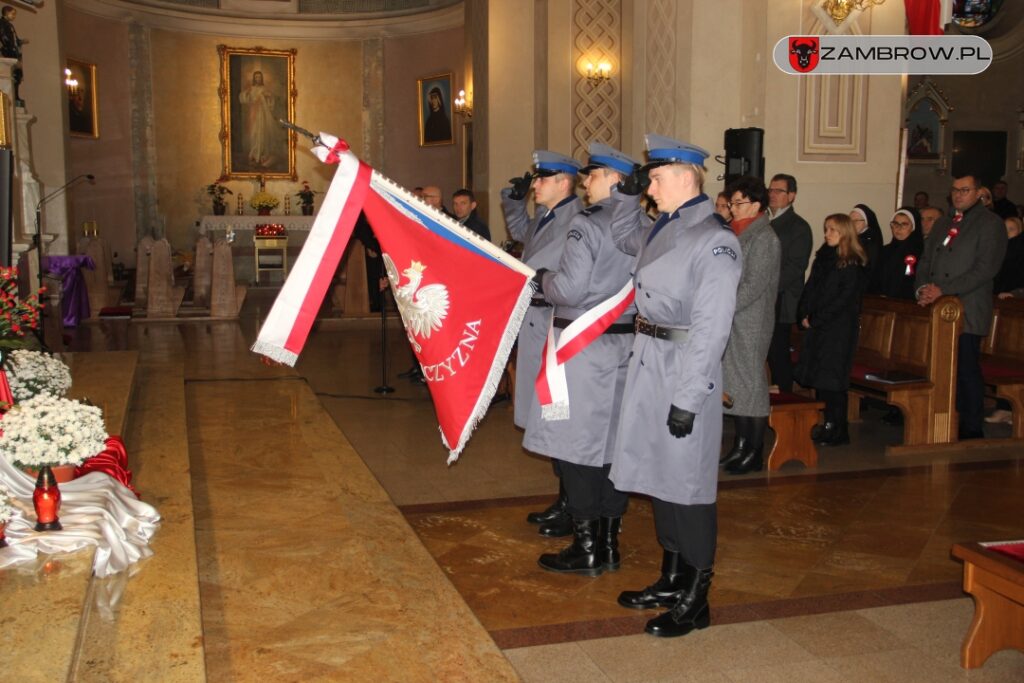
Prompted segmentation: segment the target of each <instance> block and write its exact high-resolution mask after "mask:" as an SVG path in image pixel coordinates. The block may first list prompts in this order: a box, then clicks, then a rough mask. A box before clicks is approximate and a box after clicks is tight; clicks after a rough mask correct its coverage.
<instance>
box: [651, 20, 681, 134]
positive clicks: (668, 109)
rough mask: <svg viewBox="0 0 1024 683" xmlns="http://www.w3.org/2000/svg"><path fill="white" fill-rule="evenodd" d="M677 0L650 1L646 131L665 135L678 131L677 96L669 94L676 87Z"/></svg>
mask: <svg viewBox="0 0 1024 683" xmlns="http://www.w3.org/2000/svg"><path fill="white" fill-rule="evenodd" d="M675 26H676V0H649V2H648V3H647V42H646V45H645V47H644V50H645V62H646V64H645V74H646V76H647V84H646V88H645V92H644V111H645V112H646V116H645V125H644V130H645V131H659V132H661V133H663V134H665V135H672V134H673V133H674V132H675V130H674V129H675V101H674V99H675V98H671V97H665V93H671V92H675V89H676V68H675V63H676V31H675Z"/></svg>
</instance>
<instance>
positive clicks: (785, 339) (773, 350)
mask: <svg viewBox="0 0 1024 683" xmlns="http://www.w3.org/2000/svg"><path fill="white" fill-rule="evenodd" d="M795 200H796V178H794V177H793V176H791V175H788V174H785V173H777V174H775V175H774V176H773V177H772V180H771V183H770V184H769V185H768V211H769V213H770V215H771V222H772V229H774V230H775V235H776V236H777V237H778V238H779V244H780V246H781V247H782V265H781V272H780V275H779V293H778V296H777V298H776V300H775V330H774V333H773V334H772V343H771V346H770V347H769V349H768V368H769V369H770V370H771V373H772V382H773V383H774V384H776V385H778V387H779V390H780V391H792V390H793V359H792V357H791V356H790V352H789V340H790V334H791V333H792V330H793V324H794V323H795V322H796V307H797V304H798V303H800V293H801V292H803V289H804V273H805V272H806V271H807V261H808V260H809V259H810V258H811V247H812V245H813V244H814V237H813V236H812V235H811V226H809V225H808V224H807V221H805V220H804V219H803V218H801V217H800V216H799V214H797V212H796V209H794V208H793V202H794V201H795Z"/></svg>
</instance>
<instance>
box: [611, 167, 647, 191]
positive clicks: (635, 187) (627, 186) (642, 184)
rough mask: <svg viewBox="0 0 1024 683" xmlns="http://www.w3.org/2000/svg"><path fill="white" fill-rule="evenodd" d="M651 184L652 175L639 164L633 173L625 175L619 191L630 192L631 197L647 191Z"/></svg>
mask: <svg viewBox="0 0 1024 683" xmlns="http://www.w3.org/2000/svg"><path fill="white" fill-rule="evenodd" d="M650 184H651V178H650V176H649V175H647V173H645V172H644V171H642V170H640V167H639V166H638V167H636V168H634V169H633V172H632V173H630V174H629V175H627V176H623V178H622V181H621V182H620V183H619V185H618V188H619V192H621V193H622V194H628V195H629V196H631V197H635V196H636V195H638V194H641V193H643V192H645V191H646V190H647V188H648V186H650Z"/></svg>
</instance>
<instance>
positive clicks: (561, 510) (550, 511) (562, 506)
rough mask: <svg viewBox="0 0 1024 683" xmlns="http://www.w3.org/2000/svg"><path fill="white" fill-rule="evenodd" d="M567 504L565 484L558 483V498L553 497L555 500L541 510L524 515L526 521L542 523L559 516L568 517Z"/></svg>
mask: <svg viewBox="0 0 1024 683" xmlns="http://www.w3.org/2000/svg"><path fill="white" fill-rule="evenodd" d="M568 504H569V496H568V495H566V493H565V486H564V485H562V484H561V483H559V485H558V498H556V499H555V502H554V503H552V504H551V505H549V506H548V507H547V509H545V510H543V511H541V512H531V513H530V514H528V515H526V521H527V523H529V524H544V523H546V522H550V521H551V520H553V519H558V518H559V517H568V516H569V513H568V512H567V511H566V505H568Z"/></svg>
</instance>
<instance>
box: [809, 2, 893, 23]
mask: <svg viewBox="0 0 1024 683" xmlns="http://www.w3.org/2000/svg"><path fill="white" fill-rule="evenodd" d="M883 2H885V0H825V1H824V2H822V3H821V8H822V9H823V10H825V14H827V15H828V16H829V18H831V19H832V21H833V22H835V25H836V26H841V25H842V24H843V22H845V21H846V19H847V18H848V17H849V16H850V15H851V14H853V13H854V12H857V13H860V12H863V11H864V10H866V9H869V8H871V7H874V6H875V5H881V4H882V3H883Z"/></svg>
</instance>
